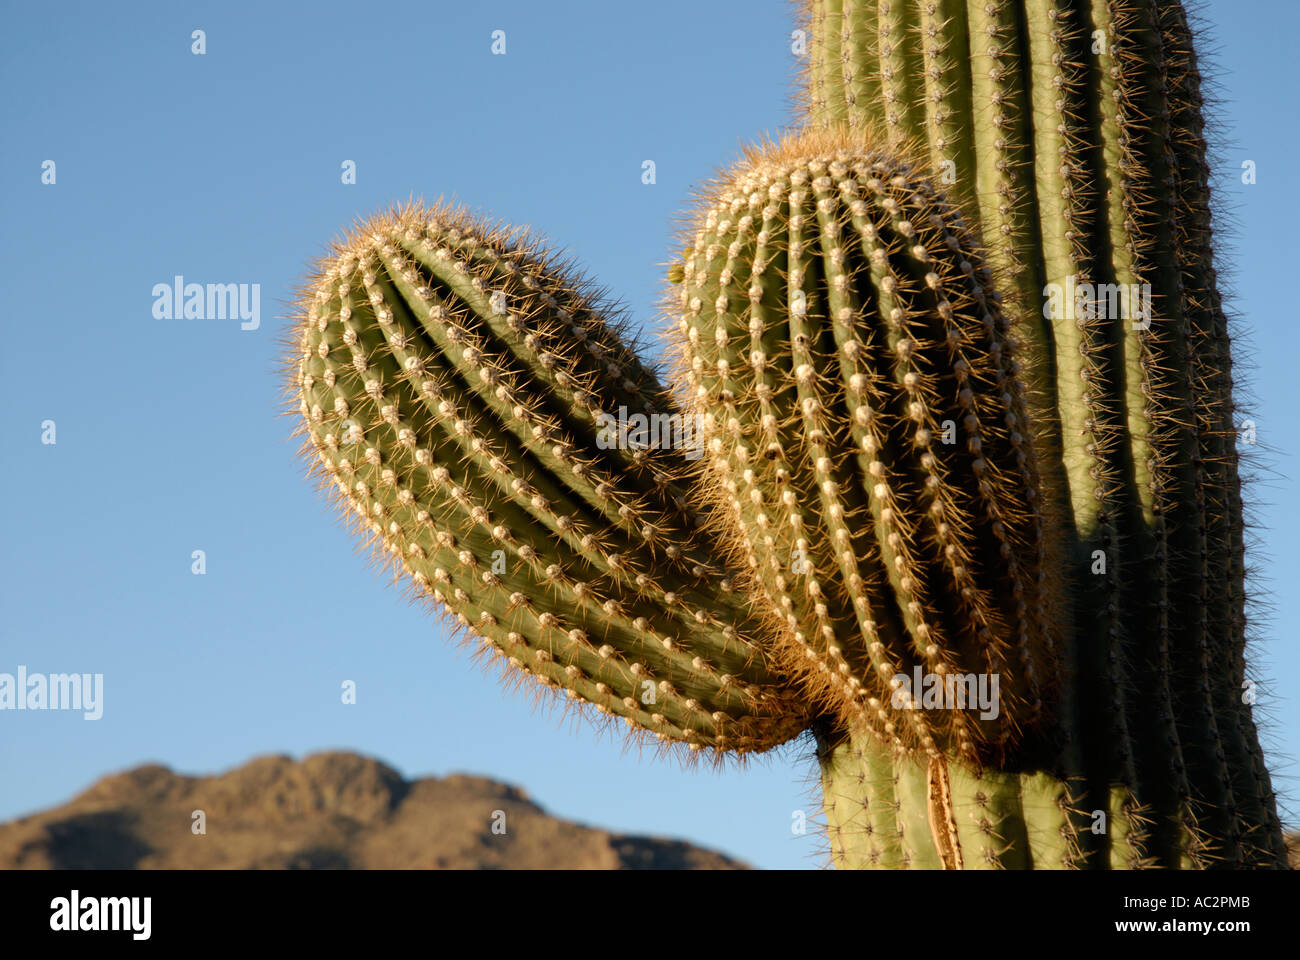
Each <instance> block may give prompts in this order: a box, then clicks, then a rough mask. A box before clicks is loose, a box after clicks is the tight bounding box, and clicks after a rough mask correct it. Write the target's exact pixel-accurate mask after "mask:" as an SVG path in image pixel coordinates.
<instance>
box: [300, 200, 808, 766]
mask: <svg viewBox="0 0 1300 960" xmlns="http://www.w3.org/2000/svg"><path fill="white" fill-rule="evenodd" d="M607 317H610V314H609V311H608V309H607V308H606V307H605V305H603V304H602V303H601V302H600V301H599V300H598V299H597V298H596V297H595V296H594V295H593V294H592V293H591V292H590V291H589V290H588V288H587V286H586V284H584V283H583V282H582V281H581V280H579V279H578V278H576V277H575V276H574V275H573V274H572V273H571V272H570V271H569V270H568V269H567V268H565V267H564V266H563V265H561V264H558V263H556V262H555V260H554V258H553V257H550V256H548V255H546V254H545V252H544V251H543V250H542V249H541V248H540V247H539V246H538V244H536V243H534V242H532V241H529V240H527V238H520V237H519V236H517V235H516V234H515V233H512V232H510V231H507V230H503V229H494V228H490V227H488V226H487V225H486V224H483V223H481V222H478V221H476V220H474V219H473V218H471V217H470V216H468V215H466V214H465V213H463V212H461V211H458V210H455V209H450V208H447V207H442V206H438V207H433V208H427V209H426V208H423V207H412V208H408V209H405V210H402V211H395V212H394V213H392V214H389V215H386V216H380V217H377V218H375V219H373V220H371V221H370V222H368V223H366V224H363V225H361V226H360V227H359V228H358V229H357V230H356V231H355V232H354V233H353V234H352V236H351V237H349V238H348V240H347V241H346V242H345V243H342V244H339V245H337V246H336V248H335V249H334V250H333V251H332V252H331V253H330V255H328V256H327V257H325V258H324V259H323V260H322V262H321V263H320V264H319V269H318V272H317V275H316V276H315V278H314V281H313V283H312V284H311V285H310V287H309V289H308V290H307V292H306V293H305V295H304V299H303V301H302V303H301V305H300V311H299V315H298V319H297V324H296V326H295V342H296V349H295V351H294V357H293V361H292V365H291V369H290V371H289V373H290V378H291V389H292V392H293V393H294V395H295V396H296V397H297V398H298V400H299V403H300V411H301V414H302V423H303V427H304V430H305V432H306V434H307V444H306V451H305V452H306V453H307V454H308V456H309V458H313V459H314V460H315V464H316V470H317V473H318V475H319V476H320V478H321V479H322V480H323V481H324V482H325V485H326V486H327V487H330V488H332V489H333V490H334V491H335V493H336V494H337V502H338V504H339V506H340V507H341V508H342V510H343V511H344V512H345V513H346V514H348V515H350V516H352V517H353V518H354V520H355V521H356V524H357V529H358V532H360V533H362V534H364V535H366V536H367V537H369V538H370V541H371V544H372V545H373V547H374V548H375V550H376V551H377V553H378V555H379V556H380V557H381V559H385V560H387V561H389V562H390V563H391V564H393V565H395V566H396V569H397V570H398V572H399V573H401V574H405V575H406V577H408V578H409V582H411V583H413V584H414V585H415V587H416V588H417V590H418V593H419V594H420V595H424V596H431V597H432V598H433V599H434V600H435V601H437V603H438V604H440V605H441V606H442V607H443V608H444V609H445V610H447V611H448V612H450V613H451V614H452V615H453V616H454V617H455V618H456V620H457V621H458V622H459V623H460V624H461V625H462V626H463V627H464V628H465V629H466V630H467V631H469V632H471V633H473V634H476V635H477V636H479V637H481V638H482V639H483V640H485V641H486V642H488V643H490V644H491V645H492V649H494V650H496V651H498V652H499V653H500V654H501V655H502V656H503V657H505V658H508V661H509V664H510V665H511V666H512V667H514V668H516V670H520V671H524V672H525V673H527V674H530V675H531V676H532V677H533V678H534V679H535V680H537V681H538V682H540V683H541V684H543V685H544V686H548V687H552V688H557V689H559V688H562V689H563V690H564V691H565V692H566V693H567V694H568V695H569V696H570V697H571V698H573V699H575V700H578V701H581V702H583V703H586V704H590V705H593V706H594V708H595V709H596V710H597V711H600V712H601V713H605V714H608V715H610V716H618V717H623V718H624V719H625V720H626V722H627V723H628V725H629V726H633V727H634V728H636V729H637V730H644V731H648V732H650V733H652V734H654V735H656V736H657V737H658V738H659V739H660V740H661V741H665V742H671V743H685V744H687V745H688V746H689V747H690V748H691V749H692V750H699V749H701V748H709V749H711V750H713V751H716V752H719V755H720V752H721V751H724V750H727V751H735V752H738V753H744V752H748V751H756V750H763V749H767V748H769V747H771V746H773V745H775V744H778V743H780V742H782V741H784V740H787V739H789V738H791V737H792V736H794V735H796V734H798V733H799V732H800V731H801V730H802V729H803V728H804V727H805V726H806V718H805V717H804V716H803V711H802V709H801V708H800V707H799V705H798V703H797V702H792V701H791V698H790V696H789V695H788V693H787V692H786V691H785V690H784V689H783V688H782V687H781V685H780V684H779V683H778V682H777V681H775V680H774V678H773V675H772V673H771V671H770V670H769V669H768V668H767V667H766V666H765V661H764V657H763V656H762V653H761V651H760V650H759V649H758V648H757V647H756V646H755V644H754V642H753V641H754V637H755V631H756V630H757V629H758V625H757V624H756V623H755V622H754V621H753V620H752V619H750V618H749V617H748V616H747V614H746V612H745V602H744V600H743V598H741V597H740V595H739V594H736V593H734V592H729V590H728V586H729V585H728V582H727V580H726V579H725V576H724V575H723V574H724V571H722V569H721V568H720V567H719V566H718V564H717V563H716V561H715V559H714V558H713V557H712V556H711V555H710V553H709V552H708V549H707V545H706V544H704V543H703V541H702V540H701V537H700V534H699V531H698V530H697V529H696V527H697V521H696V515H695V513H694V511H693V509H692V508H691V506H690V503H689V501H688V497H687V490H686V488H685V487H684V486H683V484H682V481H681V479H680V478H681V475H682V474H683V473H684V471H683V470H682V465H683V464H684V463H685V460H684V457H683V453H682V451H679V450H663V449H653V448H652V449H634V448H632V446H631V445H628V444H623V443H617V442H605V440H606V439H607V438H606V437H604V436H602V433H601V430H602V429H603V428H604V427H605V426H606V425H607V423H608V421H607V420H606V419H605V417H604V415H605V414H609V415H610V416H614V415H615V413H616V412H617V411H618V410H619V408H620V407H622V408H625V409H627V410H630V411H634V412H636V413H659V414H670V413H672V412H673V408H672V406H671V403H670V401H669V399H668V397H667V395H666V394H665V392H664V390H663V388H662V387H661V386H660V385H659V383H658V382H657V381H656V379H655V377H654V376H653V375H652V374H651V373H650V372H649V371H648V370H647V369H646V368H645V367H644V366H643V365H642V364H641V363H640V362H639V361H638V360H637V359H636V358H635V356H633V355H632V353H631V352H630V351H629V350H628V349H627V348H626V347H625V346H624V345H623V343H622V342H621V341H620V340H619V338H618V335H617V333H616V331H615V329H614V328H613V326H612V325H611V323H609V322H607V320H606V318H607ZM608 439H613V438H612V437H611V438H608Z"/></svg>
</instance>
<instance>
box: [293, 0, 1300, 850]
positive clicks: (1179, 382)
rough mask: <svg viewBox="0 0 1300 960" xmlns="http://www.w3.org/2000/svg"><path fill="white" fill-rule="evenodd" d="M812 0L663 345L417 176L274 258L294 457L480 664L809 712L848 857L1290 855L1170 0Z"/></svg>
mask: <svg viewBox="0 0 1300 960" xmlns="http://www.w3.org/2000/svg"><path fill="white" fill-rule="evenodd" d="M803 14H804V18H805V19H804V22H803V24H801V26H802V27H803V28H804V29H805V30H806V35H807V36H808V37H809V43H808V49H807V55H806V60H805V63H804V70H803V73H802V76H801V86H802V103H801V106H800V110H801V113H802V117H801V124H800V127H799V129H797V130H794V131H793V132H790V133H788V134H786V135H784V136H782V137H780V138H777V139H775V140H765V141H763V142H761V143H759V144H758V145H756V146H754V147H752V148H749V149H748V150H746V151H745V154H744V156H743V157H742V158H741V159H740V160H739V162H737V163H736V164H735V165H734V166H732V167H731V168H730V169H728V170H726V171H725V172H723V173H721V174H720V175H719V176H718V177H717V178H716V179H715V180H714V181H713V182H712V183H710V184H709V185H707V186H706V187H705V188H704V189H703V190H702V191H701V192H700V195H699V198H698V202H697V204H696V206H695V208H694V209H693V210H692V211H691V212H690V213H689V214H688V216H687V218H686V226H685V229H684V231H683V236H682V247H683V248H684V253H683V254H682V256H681V257H680V259H679V260H678V261H677V262H675V263H674V264H672V266H671V268H670V271H669V280H670V290H669V297H668V300H667V301H666V302H667V304H668V311H669V313H670V317H671V319H670V322H669V323H668V324H667V326H668V335H669V338H670V340H671V343H672V351H673V354H674V360H675V363H674V366H673V376H672V378H671V381H669V382H668V383H667V385H665V384H664V383H661V381H660V380H659V379H657V377H656V374H655V373H654V372H652V370H651V369H650V368H649V367H648V366H647V365H645V364H643V363H642V362H641V361H640V360H639V359H638V358H637V356H636V354H635V351H634V349H633V345H632V344H631V343H630V341H628V340H627V339H626V338H625V337H624V336H623V334H622V332H621V330H620V323H619V320H620V318H619V316H618V315H617V314H616V313H615V312H614V311H613V310H612V308H611V307H610V305H609V304H606V303H604V302H603V301H601V300H600V299H599V298H598V297H597V296H596V295H595V294H594V293H593V292H592V290H591V289H590V287H589V286H588V285H587V284H586V282H585V281H583V280H582V279H581V278H579V277H578V276H577V275H576V274H575V273H574V272H573V271H572V269H571V268H570V267H569V266H568V265H566V264H563V263H560V262H557V261H556V259H555V258H554V257H553V256H551V255H549V254H547V253H546V252H545V250H544V249H543V248H542V247H541V246H540V244H538V243H537V242H536V241H534V240H532V239H529V237H528V235H526V234H524V233H521V232H520V231H514V230H510V229H507V228H503V227H492V226H489V225H487V224H486V223H484V222H482V221H480V220H477V219H475V218H473V217H471V216H469V215H468V214H466V213H464V212H463V211H461V210H458V209H456V208H452V207H449V206H446V205H437V206H434V207H423V206H410V207H407V208H405V209H402V210H396V211H393V212H391V213H389V214H385V215H380V216H377V217H375V218H373V219H372V220H370V221H368V222H367V223H365V224H362V225H360V226H359V227H358V228H357V229H356V230H354V231H352V233H351V234H350V235H349V236H348V237H347V238H346V240H344V241H343V242H341V243H339V244H337V245H336V246H335V248H334V249H333V250H332V251H331V252H330V254H329V255H327V256H326V257H324V258H322V260H321V262H320V263H319V265H318V269H317V271H316V273H315V275H314V276H313V277H312V278H311V280H310V281H309V283H308V285H307V287H306V289H305V291H304V294H303V297H302V299H301V302H300V309H299V311H298V314H297V318H296V323H295V326H294V328H293V331H292V338H291V339H292V347H291V350H290V351H289V355H288V358H287V364H286V371H287V375H288V384H289V390H290V394H291V396H292V402H293V405H294V406H295V407H296V408H297V409H298V410H299V411H300V413H301V417H302V420H301V424H302V433H303V434H304V436H305V443H304V451H305V452H306V454H307V455H308V457H309V459H310V461H311V463H312V464H313V470H314V472H315V473H316V475H317V476H318V477H319V478H320V479H321V481H322V482H323V483H324V484H325V486H326V487H327V488H328V489H330V490H332V491H333V492H334V494H335V497H336V501H337V503H338V504H339V505H340V507H341V509H342V510H343V511H344V513H345V514H346V515H347V516H349V517H351V518H352V520H353V522H354V524H355V526H356V529H357V531H358V532H359V533H360V534H361V535H362V536H364V537H365V538H366V539H367V541H368V542H369V543H370V545H371V546H372V547H373V548H374V550H375V552H376V555H377V556H378V557H380V558H381V559H383V560H384V561H385V562H388V563H390V564H391V565H392V566H393V567H394V569H395V570H396V571H397V572H398V573H399V574H403V575H405V577H406V579H407V581H408V582H409V583H410V584H411V585H412V586H413V588H414V589H415V590H416V592H417V593H418V594H419V595H420V596H423V597H427V598H430V599H432V600H433V601H435V602H436V603H437V604H438V605H440V607H441V608H442V609H443V610H444V611H445V612H447V613H448V614H449V615H451V616H452V617H454V618H455V619H456V620H457V621H458V622H459V624H460V625H461V626H462V627H463V628H464V630H465V631H466V633H467V634H468V635H470V636H472V637H474V638H476V639H477V640H481V641H482V642H483V644H484V649H486V650H490V651H493V652H495V653H496V654H498V655H499V656H500V658H501V660H502V662H503V663H508V664H509V666H510V668H512V670H511V671H510V672H511V674H512V675H515V676H528V677H531V678H532V679H533V680H534V681H536V682H537V683H538V684H540V685H542V686H545V687H549V688H552V689H554V690H555V691H557V692H562V693H563V695H565V696H567V697H568V698H570V699H571V700H572V701H573V702H574V703H576V704H578V705H579V706H580V708H583V709H591V710H593V711H595V712H597V713H600V714H604V715H606V716H607V717H609V718H621V719H622V720H623V721H624V722H625V723H626V724H627V725H628V726H629V727H630V728H632V730H633V731H634V732H635V734H636V735H643V736H648V737H651V738H652V739H653V741H654V742H658V743H660V744H662V745H664V746H665V748H666V749H672V748H681V749H682V750H683V751H684V754H683V755H684V756H692V757H694V756H709V757H713V758H715V759H721V758H724V757H729V756H736V755H743V754H747V753H753V752H759V751H764V750H768V749H770V748H772V747H775V746H777V745H779V744H782V743H785V742H787V741H790V740H792V739H793V738H795V737H798V736H800V735H801V734H809V733H811V734H812V736H813V737H814V738H815V740H816V742H817V744H818V751H817V752H818V759H819V762H820V765H821V777H822V784H823V788H824V797H825V816H826V825H827V836H828V840H829V845H830V852H831V856H832V860H833V862H834V864H835V865H836V866H837V867H840V868H885V869H903V868H914V869H915V868H934V869H999V868H1014V869H1145V868H1165V869H1179V868H1182V869H1206V868H1221V867H1227V868H1234V867H1235V868H1242V867H1250V868H1262V867H1268V868H1281V867H1284V866H1285V862H1286V852H1285V847H1284V844H1283V840H1282V832H1281V826H1280V823H1279V820H1278V815H1277V809H1276V802H1275V799H1274V795H1273V791H1272V787H1271V784H1270V778H1269V774H1268V771H1267V770H1266V769H1265V766H1264V761H1263V754H1262V751H1261V748H1260V744H1259V738H1258V735H1257V732H1256V728H1255V725H1254V722H1253V719H1252V713H1251V706H1250V701H1251V699H1252V698H1249V697H1248V696H1245V695H1244V688H1246V687H1248V685H1249V684H1248V681H1247V679H1246V677H1247V668H1246V659H1245V645H1246V613H1245V599H1246V596H1245V590H1244V580H1245V577H1244V569H1245V565H1244V548H1243V520H1242V497H1241V482H1240V479H1239V476H1238V454H1237V449H1236V431H1235V427H1234V413H1235V411H1234V405H1233V373H1232V365H1231V358H1230V350H1229V329H1228V327H1229V325H1228V322H1227V319H1226V317H1225V313H1224V309H1223V306H1222V304H1221V302H1220V298H1219V294H1218V291H1217V281H1216V276H1215V268H1214V255H1213V249H1212V246H1211V212H1210V191H1209V182H1210V171H1209V168H1208V166H1207V163H1206V145H1205V141H1204V136H1203V117H1202V99H1201V77H1200V73H1199V70H1198V62H1197V57H1196V53H1195V50H1194V47H1193V42H1192V30H1191V29H1190V27H1189V25H1188V20H1187V16H1186V13H1185V12H1184V10H1183V8H1182V6H1181V4H1179V3H1177V2H1174V0H917V2H904V0H807V2H805V3H804V4H803ZM629 421H633V422H632V423H631V424H630V425H629ZM665 425H667V426H665ZM661 427H663V429H661ZM683 427H686V428H687V429H681V428H683ZM656 438H661V439H658V440H656ZM662 438H669V439H667V440H664V439H662Z"/></svg>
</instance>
